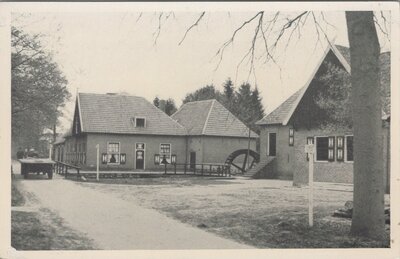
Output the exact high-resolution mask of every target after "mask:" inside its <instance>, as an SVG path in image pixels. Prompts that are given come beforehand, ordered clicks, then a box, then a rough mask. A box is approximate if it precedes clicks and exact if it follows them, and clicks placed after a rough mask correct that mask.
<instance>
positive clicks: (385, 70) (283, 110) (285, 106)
mask: <svg viewBox="0 0 400 259" xmlns="http://www.w3.org/2000/svg"><path fill="white" fill-rule="evenodd" d="M330 51H332V52H333V53H334V54H335V56H336V57H337V58H338V60H339V62H340V63H341V64H342V65H343V67H344V68H345V70H346V71H347V72H348V73H350V72H351V71H350V49H349V48H347V47H344V46H340V45H328V46H327V49H326V50H325V52H324V54H323V55H322V57H321V59H320V61H319V63H318V65H317V66H316V68H315V70H314V72H313V73H312V74H311V76H310V78H309V80H308V81H307V83H306V84H305V86H303V87H302V88H300V89H299V90H297V91H296V92H295V93H294V94H293V95H291V96H290V97H289V98H288V99H286V101H284V102H283V103H282V104H281V105H280V106H278V107H277V108H276V109H275V110H273V111H272V112H271V113H269V114H268V115H266V116H265V117H264V118H262V119H261V120H259V121H257V122H256V124H257V125H271V124H282V125H287V123H288V122H289V120H290V118H291V117H292V115H293V113H294V111H295V109H296V107H297V106H298V105H299V103H300V101H301V99H302V98H303V96H304V94H305V92H306V91H307V89H308V87H309V86H310V84H311V81H312V80H313V79H314V77H315V75H316V73H317V72H318V69H319V68H320V66H321V65H322V63H323V61H324V60H325V58H326V56H327V55H328V53H329V52H330ZM380 66H381V72H382V74H381V75H382V76H383V77H384V78H383V84H385V85H384V86H383V87H384V89H389V91H390V84H389V82H390V52H384V53H381V55H380ZM389 99H390V98H389ZM389 101H390V100H389Z"/></svg>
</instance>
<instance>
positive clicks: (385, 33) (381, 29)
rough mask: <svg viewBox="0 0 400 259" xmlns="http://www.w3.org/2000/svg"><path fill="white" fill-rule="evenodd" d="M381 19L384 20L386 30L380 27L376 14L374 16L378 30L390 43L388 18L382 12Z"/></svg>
mask: <svg viewBox="0 0 400 259" xmlns="http://www.w3.org/2000/svg"><path fill="white" fill-rule="evenodd" d="M381 17H382V18H383V19H384V26H385V29H383V28H382V26H381V25H380V23H379V21H378V18H377V17H376V15H375V13H374V15H373V19H374V23H375V24H376V26H377V27H378V29H379V30H380V31H381V32H382V33H383V35H385V37H386V38H387V39H388V40H389V42H390V36H389V33H388V31H387V27H386V18H385V16H383V13H382V12H381Z"/></svg>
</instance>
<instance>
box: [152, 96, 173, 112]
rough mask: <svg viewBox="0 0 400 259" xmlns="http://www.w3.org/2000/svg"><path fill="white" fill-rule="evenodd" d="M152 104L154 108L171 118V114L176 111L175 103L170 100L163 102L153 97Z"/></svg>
mask: <svg viewBox="0 0 400 259" xmlns="http://www.w3.org/2000/svg"><path fill="white" fill-rule="evenodd" d="M153 104H154V106H156V107H157V108H159V109H160V110H162V111H163V112H165V113H166V114H167V115H168V116H171V115H172V114H174V112H176V111H177V108H176V105H175V101H174V100H173V99H172V98H169V99H167V100H163V99H159V98H158V97H155V98H154V100H153Z"/></svg>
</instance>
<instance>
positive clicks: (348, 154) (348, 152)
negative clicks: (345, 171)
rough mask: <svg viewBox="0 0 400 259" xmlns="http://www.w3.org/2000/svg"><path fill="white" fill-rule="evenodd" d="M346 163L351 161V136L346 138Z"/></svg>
mask: <svg viewBox="0 0 400 259" xmlns="http://www.w3.org/2000/svg"><path fill="white" fill-rule="evenodd" d="M346 161H347V162H352V161H353V136H346Z"/></svg>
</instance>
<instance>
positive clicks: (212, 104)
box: [201, 99, 215, 135]
mask: <svg viewBox="0 0 400 259" xmlns="http://www.w3.org/2000/svg"><path fill="white" fill-rule="evenodd" d="M214 103H215V99H213V100H212V103H211V106H210V109H209V110H208V114H207V118H206V121H205V122H204V126H203V130H202V131H201V134H202V135H204V133H205V131H206V128H207V124H208V119H209V118H210V114H211V111H212V109H213V107H214Z"/></svg>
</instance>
